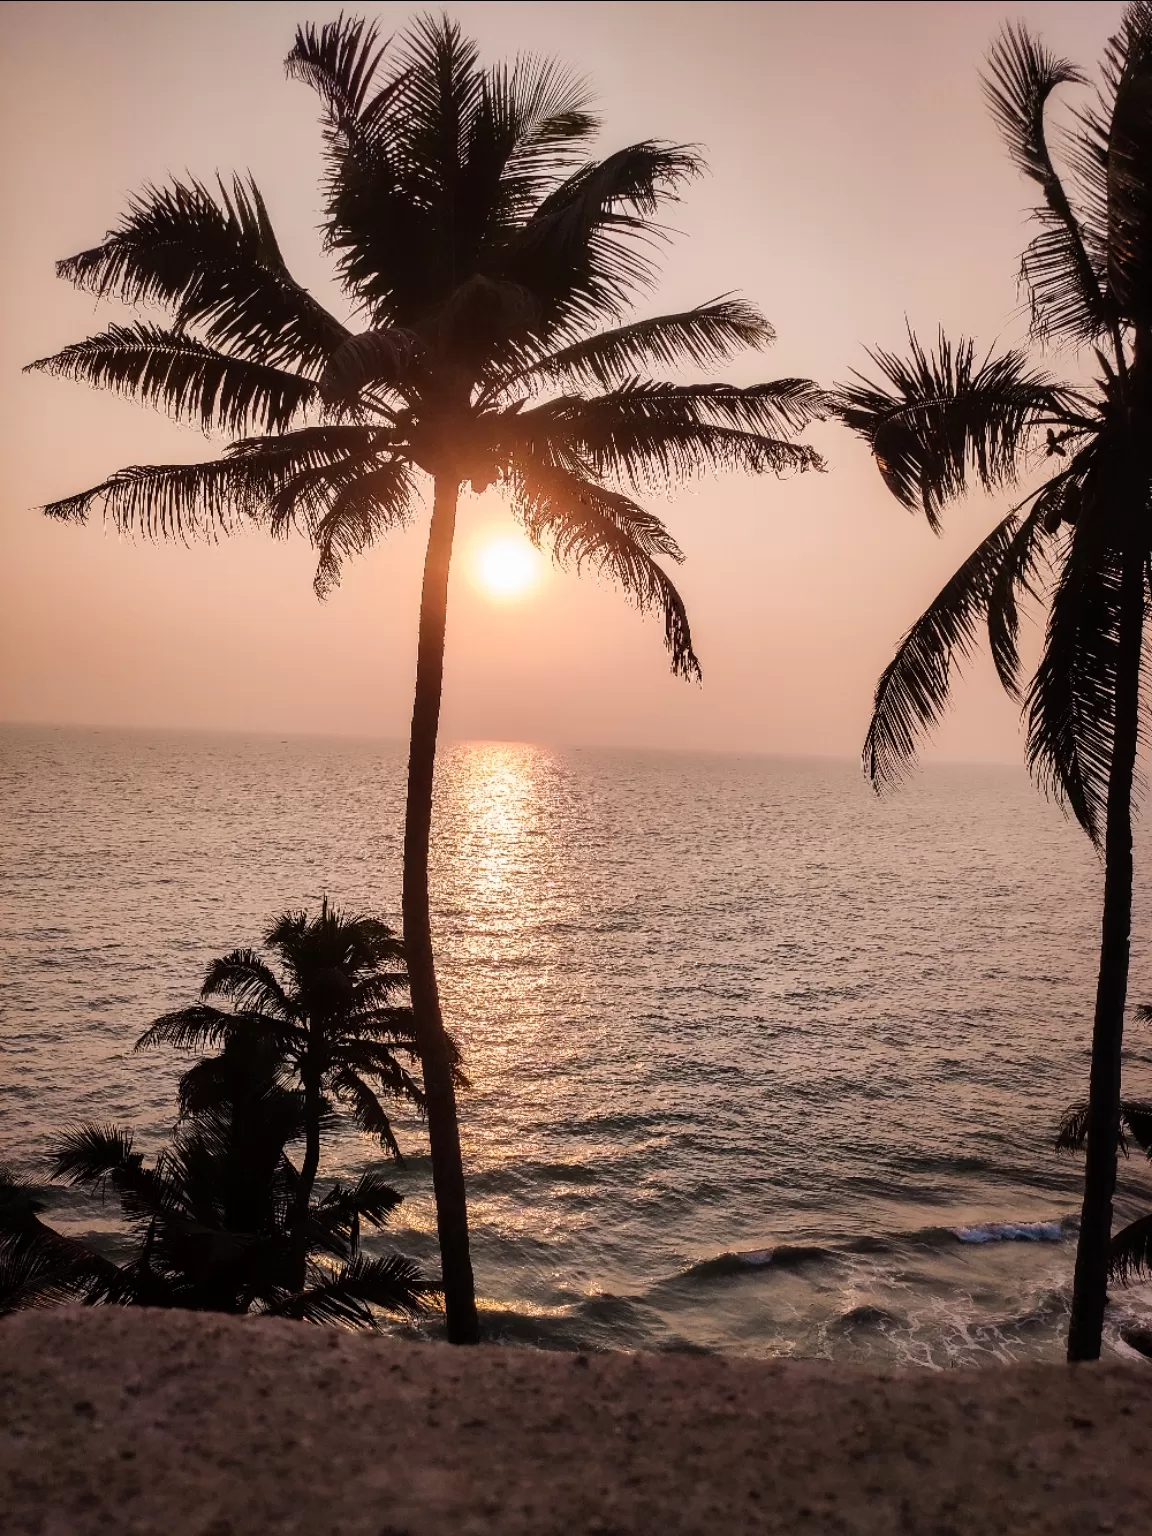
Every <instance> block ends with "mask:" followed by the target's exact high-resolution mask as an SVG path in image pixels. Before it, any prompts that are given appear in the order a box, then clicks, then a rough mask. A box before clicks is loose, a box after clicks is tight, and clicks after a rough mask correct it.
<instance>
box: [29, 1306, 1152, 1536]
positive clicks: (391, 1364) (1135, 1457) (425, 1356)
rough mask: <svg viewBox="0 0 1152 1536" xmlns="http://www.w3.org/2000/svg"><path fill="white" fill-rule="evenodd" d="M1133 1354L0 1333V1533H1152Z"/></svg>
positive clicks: (292, 1332) (200, 1327)
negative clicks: (909, 1357) (926, 1359)
mask: <svg viewBox="0 0 1152 1536" xmlns="http://www.w3.org/2000/svg"><path fill="white" fill-rule="evenodd" d="M1150 1438H1152V1365H1149V1366H1145V1365H1143V1364H1133V1365H1131V1366H1125V1365H1110V1366H1103V1367H1099V1366H1095V1367H1083V1366H1082V1367H1079V1368H1077V1369H1073V1370H1069V1369H1067V1368H1064V1367H1060V1366H1013V1367H1005V1368H1003V1369H993V1370H987V1371H981V1372H968V1371H954V1372H947V1373H944V1374H939V1375H934V1374H929V1373H924V1372H915V1373H914V1372H891V1371H889V1372H883V1373H882V1372H868V1371H864V1370H850V1369H844V1368H842V1367H831V1366H824V1365H820V1364H815V1363H812V1364H807V1363H793V1362H778V1363H757V1362H753V1361H730V1360H719V1359H714V1358H711V1357H707V1356H700V1355H650V1354H637V1355H629V1354H611V1355H592V1356H584V1355H570V1354H545V1353H541V1352H537V1351H533V1350H527V1349H511V1348H508V1349H505V1348H482V1349H477V1350H453V1349H450V1348H449V1347H448V1346H447V1345H440V1344H411V1343H404V1342H400V1341H395V1340H389V1339H382V1338H373V1337H364V1336H363V1335H350V1334H346V1333H340V1332H337V1331H335V1330H325V1329H319V1328H312V1327H309V1326H307V1325H304V1324H296V1323H285V1322H259V1321H243V1320H239V1319H231V1318H215V1317H205V1316H203V1315H200V1316H196V1315H193V1314H189V1313H181V1312H143V1311H118V1310H116V1309H113V1308H108V1309H107V1310H94V1311H81V1310H78V1309H68V1310H65V1311H52V1312H35V1313H24V1314H22V1315H19V1316H17V1317H13V1318H8V1319H6V1320H4V1321H3V1322H0V1530H2V1531H3V1532H4V1533H5V1536H17V1533H19V1536H24V1533H36V1536H86V1533H88V1532H116V1533H122V1536H152V1533H157V1536H185V1533H187V1536H249V1533H258V1532H260V1533H262V1532H277V1533H279V1532H286V1533H289V1532H290V1533H296V1532H299V1533H308V1536H352V1533H355V1536H360V1533H364V1536H441V1533H444V1536H447V1533H449V1532H451V1533H453V1536H480V1533H485V1536H488V1533H492V1536H494V1533H497V1532H499V1533H516V1536H521V1533H523V1536H552V1533H556V1536H559V1533H565V1536H569V1533H588V1536H592V1533H597V1536H634V1533H635V1536H649V1533H652V1536H664V1533H688V1532H692V1533H697V1532H699V1533H707V1536H740V1533H744V1532H753V1531H755V1532H775V1531H780V1532H785V1531H786V1532H789V1533H791V1532H829V1533H831V1532H837V1533H839V1532H852V1533H856V1532H869V1533H873V1532H874V1533H876V1536H881V1533H883V1536H893V1533H896V1532H931V1533H933V1536H945V1533H953V1532H954V1533H956V1536H961V1533H963V1536H972V1533H974V1532H977V1533H982V1532H1000V1531H1003V1532H1009V1531H1010V1532H1012V1533H1013V1536H1024V1533H1031V1532H1041V1531H1043V1532H1068V1533H1073V1532H1074V1533H1075V1536H1087V1533H1091V1532H1095V1531H1112V1530H1115V1531H1117V1532H1125V1533H1133V1536H1135V1533H1137V1532H1144V1531H1150V1532H1152V1456H1150V1454H1149V1451H1150V1443H1149V1442H1150Z"/></svg>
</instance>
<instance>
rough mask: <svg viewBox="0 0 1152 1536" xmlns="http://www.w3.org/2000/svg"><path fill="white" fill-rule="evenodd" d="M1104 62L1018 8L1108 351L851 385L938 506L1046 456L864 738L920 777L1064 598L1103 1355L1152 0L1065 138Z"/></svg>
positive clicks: (1137, 543) (1123, 889)
mask: <svg viewBox="0 0 1152 1536" xmlns="http://www.w3.org/2000/svg"><path fill="white" fill-rule="evenodd" d="M1083 80H1084V77H1083V76H1082V75H1081V74H1080V72H1079V71H1078V70H1077V69H1076V68H1074V66H1073V65H1071V64H1069V63H1068V62H1066V61H1065V60H1062V59H1057V58H1054V57H1053V56H1052V55H1051V54H1050V53H1048V52H1047V50H1046V49H1045V48H1043V47H1042V46H1041V44H1040V43H1039V42H1037V41H1036V40H1035V39H1033V38H1032V37H1031V36H1029V34H1028V33H1027V32H1026V31H1024V30H1023V29H1021V28H1009V29H1008V30H1007V31H1006V32H1005V33H1004V34H1003V35H1002V36H1001V38H1000V40H999V41H998V42H997V44H996V46H995V47H994V48H993V50H992V52H991V55H990V60H989V72H988V76H987V79H986V81H985V86H986V91H987V95H988V100H989V103H990V106H991V109H992V113H993V116H994V117H995V119H996V121H997V123H998V125H999V127H1000V129H1001V131H1002V133H1003V135H1004V138H1005V140H1006V142H1007V145H1008V149H1009V152H1010V154H1011V155H1012V158H1013V160H1014V161H1015V162H1016V164H1017V165H1018V166H1019V168H1020V169H1021V170H1022V171H1023V172H1024V174H1025V175H1026V176H1028V177H1030V178H1031V179H1032V180H1033V181H1035V182H1036V183H1037V184H1038V185H1039V187H1040V189H1041V192H1042V194H1043V203H1042V205H1041V206H1040V207H1039V208H1038V209H1037V210H1036V215H1035V216H1036V218H1037V220H1038V221H1039V224H1040V232H1039V233H1038V234H1037V235H1036V237H1035V239H1033V241H1032V242H1031V244H1030V245H1029V246H1028V248H1027V250H1026V251H1025V253H1024V258H1023V265H1022V280H1023V282H1024V284H1025V286H1026V288H1027V291H1028V293H1029V295H1030V299H1031V309H1032V317H1033V322H1034V333H1035V335H1036V337H1037V339H1050V340H1052V341H1059V342H1066V343H1070V344H1072V345H1074V346H1076V347H1077V348H1080V349H1082V350H1084V349H1086V350H1087V353H1088V358H1089V360H1090V361H1091V364H1092V366H1093V368H1094V370H1095V379H1094V381H1093V382H1092V383H1091V385H1089V386H1085V387H1071V386H1065V387H1061V386H1059V385H1057V384H1054V383H1053V382H1052V381H1051V380H1049V379H1048V378H1046V377H1045V376H1044V375H1042V374H1041V373H1039V372H1037V371H1035V370H1034V369H1032V368H1030V367H1029V365H1028V361H1027V358H1026V356H1025V355H1024V353H1023V352H1021V351H1007V352H1003V353H1001V354H999V355H994V354H991V353H990V354H988V356H987V357H985V358H984V359H983V360H982V361H980V360H978V359H977V357H976V354H975V351H974V348H973V345H972V343H971V342H970V341H964V342H961V343H959V344H958V345H955V346H953V345H952V344H950V343H949V342H948V341H947V340H946V339H945V338H944V337H943V335H941V337H940V339H939V342H938V345H937V346H936V347H935V348H934V349H927V348H925V347H923V346H921V345H920V343H919V342H918V341H917V340H916V338H915V336H911V337H910V340H911V347H910V353H909V355H908V356H907V357H903V358H902V357H898V356H894V355H892V354H890V353H885V352H877V353H873V354H872V358H873V362H874V363H875V364H876V365H877V367H878V369H879V371H880V373H881V375H882V378H881V380H880V381H879V382H870V381H868V380H866V379H862V378H859V377H858V378H857V381H856V382H855V383H853V384H851V385H849V386H847V387H845V388H843V389H842V390H841V391H840V395H839V410H840V414H841V415H842V417H843V419H844V420H845V421H846V422H847V423H848V425H849V426H851V427H853V428H854V429H855V430H856V431H857V432H859V433H861V434H862V435H863V437H864V438H865V440H866V441H867V442H868V443H869V445H870V446H871V448H872V451H873V453H874V455H875V457H876V462H877V466H878V468H879V469H880V472H881V474H882V476H883V478H884V480H885V482H886V484H887V485H888V487H889V489H890V490H891V491H892V493H893V494H894V495H895V496H896V497H897V498H898V499H899V500H900V501H901V502H903V503H904V505H905V506H907V507H909V508H911V509H914V510H915V509H916V508H921V509H922V510H923V512H924V514H925V516H926V517H927V519H928V521H929V523H930V524H931V525H932V526H933V527H935V526H937V522H938V517H939V513H940V509H941V507H942V505H943V504H944V502H945V501H947V500H948V499H949V498H951V497H953V496H956V495H959V494H961V493H962V492H963V491H964V490H965V489H966V488H967V486H968V484H969V482H970V480H971V479H973V478H974V479H975V480H976V481H977V483H978V484H980V485H981V486H982V487H983V488H984V489H986V490H989V491H990V490H994V489H996V488H998V487H1001V486H1003V485H1005V484H1007V483H1010V482H1011V481H1013V480H1014V479H1015V478H1016V477H1017V476H1018V475H1020V474H1021V473H1023V472H1024V471H1025V470H1027V469H1029V468H1031V467H1033V466H1035V465H1036V464H1037V462H1038V461H1039V462H1040V463H1043V464H1044V466H1045V469H1046V471H1047V472H1046V475H1045V477H1044V478H1043V479H1042V483H1041V484H1040V487H1039V489H1038V490H1035V491H1033V492H1032V493H1031V494H1030V495H1029V496H1027V497H1026V498H1025V499H1024V501H1022V502H1021V503H1020V504H1019V505H1018V506H1016V507H1014V508H1013V509H1012V510H1011V511H1010V512H1009V513H1008V515H1007V516H1006V517H1005V518H1004V519H1003V520H1002V521H1001V522H1000V523H999V524H998V525H997V526H996V527H995V528H994V529H993V531H992V532H991V533H990V534H989V535H988V537H987V538H986V539H985V540H984V541H983V543H981V544H980V545H979V547H978V548H977V549H976V551H975V552H974V553H973V554H972V555H971V556H970V557H969V558H968V559H967V560H966V561H965V562H964V564H963V565H962V566H961V567H960V569H959V570H958V571H957V572H956V574H955V575H954V576H953V577H952V579H951V580H950V581H949V582H948V583H947V584H946V586H945V587H944V589H943V590H942V591H941V592H940V593H939V595H938V596H937V597H936V599H935V600H934V601H933V603H932V604H931V606H930V607H929V608H928V610H927V612H926V613H925V614H924V615H923V616H922V617H921V618H919V619H918V620H917V621H916V623H915V624H914V625H913V626H912V628H911V629H910V630H909V631H908V633H907V635H905V637H904V639H903V640H902V641H901V643H900V646H899V649H898V650H897V652H896V655H895V658H894V659H893V661H892V662H891V664H890V665H889V666H888V668H887V669H886V670H885V672H884V674H883V676H882V677H881V679H880V682H879V685H878V687H877V690H876V700H875V710H874V713H873V717H872V723H871V726H870V728H869V731H868V738H867V742H866V744H865V750H864V758H865V765H866V768H867V771H868V773H869V774H870V776H871V777H872V780H873V782H874V783H875V784H876V785H877V786H881V785H884V784H887V783H891V782H892V781H894V780H896V779H897V778H899V777H900V775H901V774H902V773H903V771H904V770H905V769H906V768H907V767H908V766H909V764H910V762H911V761H912V759H913V758H914V755H915V751H916V744H917V739H918V737H919V736H920V735H921V734H922V732H923V731H924V730H925V729H927V728H929V727H930V726H932V725H933V724H934V723H935V722H936V721H937V720H938V719H939V717H940V715H941V713H942V711H943V709H944V707H945V704H946V702H947V698H948V689H949V683H950V678H951V672H952V668H953V665H954V663H955V662H956V661H957V660H958V659H963V658H964V657H967V656H968V655H969V654H970V653H971V651H972V649H973V647H974V646H975V644H976V640H977V635H978V630H979V627H980V625H981V624H982V623H984V622H986V623H987V628H988V635H989V641H990V644H991V650H992V657H993V660H994V662H995V664H996V667H997V670H998V672H999V675H1000V678H1001V681H1002V682H1003V684H1004V686H1005V687H1006V688H1007V689H1008V691H1009V692H1010V693H1012V694H1017V693H1018V691H1019V687H1020V663H1019V657H1018V652H1017V637H1018V631H1019V610H1018V602H1019V600H1020V598H1021V597H1022V596H1040V595H1043V596H1044V597H1045V598H1046V601H1047V608H1048V615H1047V628H1046V634H1045V643H1044V650H1043V654H1042V656H1041V659H1040V662H1039V665H1038V667H1037V669H1036V672H1035V675H1034V676H1033V677H1032V679H1031V682H1030V683H1029V685H1028V688H1027V691H1026V694H1025V696H1024V709H1025V713H1026V717H1027V750H1028V762H1029V765H1030V767H1031V769H1032V771H1033V773H1034V775H1035V776H1036V777H1037V779H1038V780H1039V782H1040V783H1041V785H1042V786H1043V787H1044V788H1045V789H1047V790H1049V791H1052V792H1054V793H1055V795H1056V796H1057V797H1058V798H1059V799H1060V800H1061V801H1062V803H1063V804H1064V805H1065V807H1066V808H1067V809H1068V810H1069V811H1070V812H1071V813H1072V815H1074V816H1075V818H1076V819H1077V821H1078V822H1079V823H1080V825H1081V826H1082V827H1083V828H1084V830H1085V831H1086V832H1087V834H1088V836H1089V837H1090V838H1091V839H1092V841H1093V843H1094V844H1095V845H1096V846H1097V847H1098V848H1100V849H1101V850H1102V852H1103V855H1104V917H1103V938H1102V944H1101V951H1100V970H1099V982H1098V987H1097V993H1096V1012H1095V1022H1094V1025H1093V1034H1092V1071H1091V1083H1090V1088H1089V1100H1088V1102H1089V1109H1088V1119H1087V1166H1086V1171H1085V1183H1084V1205H1083V1217H1082V1221H1081V1227H1080V1237H1079V1245H1078V1248H1077V1254H1076V1270H1075V1278H1074V1282H1073V1298H1072V1317H1071V1324H1070V1328H1069V1336H1068V1354H1069V1358H1070V1359H1073V1360H1085V1359H1095V1358H1097V1357H1098V1355H1099V1352H1100V1341H1101V1332H1102V1328H1103V1316H1104V1307H1105V1303H1106V1300H1107V1281H1108V1255H1109V1238H1110V1232H1111V1223H1112V1194H1113V1189H1114V1187H1115V1180H1116V1152H1117V1145H1118V1135H1119V1114H1120V1108H1119V1106H1120V1053H1121V1044H1122V1040H1123V1028H1124V1005H1125V998H1126V994H1127V983H1128V952H1129V933H1130V928H1131V913H1132V798H1133V776H1134V769H1135V761H1136V751H1137V740H1138V734H1139V726H1140V669H1141V655H1142V646H1143V633H1144V617H1145V604H1146V602H1147V583H1148V570H1149V556H1150V552H1152V484H1150V470H1152V457H1150V455H1152V412H1150V407H1152V106H1150V103H1152V9H1150V7H1149V5H1148V4H1146V3H1142V4H1139V5H1133V6H1131V7H1129V9H1128V10H1127V11H1126V13H1125V16H1124V21H1123V25H1122V27H1121V30H1120V32H1119V33H1118V34H1117V36H1116V37H1114V38H1113V39H1112V40H1111V41H1110V43H1109V45H1108V49H1107V53H1106V56H1105V62H1104V84H1103V86H1102V88H1101V91H1100V93H1099V96H1098V99H1097V101H1096V103H1095V105H1093V106H1090V107H1088V108H1087V109H1085V110H1082V111H1081V112H1080V113H1079V115H1078V116H1077V118H1076V119H1075V126H1074V128H1073V129H1072V130H1071V132H1070V133H1069V135H1068V136H1067V139H1066V141H1065V143H1064V160H1065V163H1066V169H1065V170H1064V171H1063V172H1060V171H1058V170H1057V168H1056V164H1055V162H1054V160H1053V157H1052V153H1051V151H1050V148H1049V142H1048V135H1047V130H1046V124H1045V108H1046V106H1047V103H1048V99H1049V97H1050V96H1051V94H1052V92H1053V91H1055V90H1056V89H1057V88H1058V87H1059V86H1061V85H1066V84H1072V83H1080V82H1082V81H1083Z"/></svg>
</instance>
